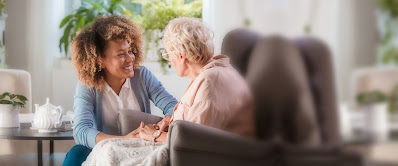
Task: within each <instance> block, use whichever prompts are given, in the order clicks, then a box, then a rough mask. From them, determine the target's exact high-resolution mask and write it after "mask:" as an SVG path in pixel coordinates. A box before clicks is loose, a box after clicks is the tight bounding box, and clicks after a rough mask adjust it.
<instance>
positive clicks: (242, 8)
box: [0, 0, 398, 164]
mask: <svg viewBox="0 0 398 166" xmlns="http://www.w3.org/2000/svg"><path fill="white" fill-rule="evenodd" d="M0 13H1V15H0V40H1V42H0V68H8V69H22V70H26V71H28V72H29V73H30V74H31V78H32V79H31V80H32V99H30V100H31V101H32V104H40V105H41V104H44V103H45V98H46V97H49V98H50V99H51V102H52V103H53V104H54V105H57V106H58V105H61V106H62V107H63V108H64V109H65V110H72V106H73V95H74V91H75V86H76V82H77V75H76V72H75V69H74V68H73V66H72V64H71V60H70V59H71V53H70V49H69V43H70V41H71V39H72V38H73V36H74V34H75V32H76V31H78V30H79V29H80V28H82V27H85V26H87V25H90V23H92V21H93V19H94V18H95V16H97V15H100V14H107V15H111V14H125V15H128V16H129V17H130V18H131V19H132V20H133V21H135V22H136V23H137V24H139V25H140V26H141V27H142V28H143V30H144V35H145V47H144V49H145V52H146V59H145V62H144V64H143V65H144V66H146V67H148V68H149V69H150V70H151V71H152V73H153V74H154V75H155V76H156V77H157V78H158V79H159V80H160V81H161V82H162V84H164V86H165V87H166V89H167V90H168V91H169V92H170V93H171V94H172V95H174V96H175V97H176V98H177V99H179V98H181V96H182V94H183V92H184V90H185V88H186V87H187V85H188V84H189V80H188V79H186V78H180V77H178V76H177V75H176V73H175V71H174V70H173V69H172V68H170V66H169V64H168V63H167V61H165V60H164V59H161V56H159V51H158V49H159V48H161V47H162V44H161V36H162V30H163V28H164V27H165V25H167V22H168V21H169V20H171V19H172V18H175V17H178V16H188V17H197V18H202V19H203V21H204V22H205V23H206V24H207V25H208V26H209V27H210V29H212V30H213V31H214V43H215V53H216V54H220V53H221V44H222V41H223V38H224V36H225V34H226V33H227V32H229V31H231V30H232V29H235V28H238V27H246V28H249V29H252V30H254V31H256V32H259V33H261V34H263V35H271V34H280V35H283V36H286V37H288V38H297V37H300V36H314V37H317V38H319V39H321V40H322V41H324V42H325V43H326V45H327V46H328V47H329V49H330V51H331V53H332V57H333V67H334V77H335V81H336V82H335V85H336V92H337V101H338V103H337V104H338V110H337V111H338V112H339V119H340V120H339V125H340V132H341V135H342V137H343V140H344V141H345V142H346V143H347V145H349V146H352V147H353V148H354V149H355V150H357V151H359V152H360V153H361V154H363V155H364V156H365V157H366V158H371V159H375V160H381V161H387V162H390V163H397V164H398V158H397V157H396V154H398V137H397V134H395V133H397V131H398V110H397V109H398V86H397V85H398V68H397V64H398V33H397V32H398V28H397V27H398V1H396V0H185V1H184V0H148V1H145V0H142V1H139V0H137V1H134V0H133V1H132V0H120V1H117V0H34V1H31V0H0ZM0 81H6V80H0ZM153 110H154V114H157V115H161V112H160V111H159V110H158V109H157V108H155V107H153ZM32 112H34V111H33V109H32V108H31V106H30V107H28V108H27V110H26V113H32ZM368 140H371V141H368ZM0 142H1V144H2V145H3V146H4V145H5V146H4V147H6V148H1V149H0V155H1V154H11V153H25V152H35V151H36V149H35V148H36V147H35V146H36V145H35V142H34V141H31V142H30V141H24V144H21V142H22V141H19V140H18V141H12V140H0ZM56 144H58V145H56V146H55V147H56V149H55V151H56V152H67V151H68V150H69V149H70V148H71V147H72V146H73V145H74V141H58V142H56ZM45 146H47V145H46V144H45ZM44 149H48V148H45V147H44Z"/></svg>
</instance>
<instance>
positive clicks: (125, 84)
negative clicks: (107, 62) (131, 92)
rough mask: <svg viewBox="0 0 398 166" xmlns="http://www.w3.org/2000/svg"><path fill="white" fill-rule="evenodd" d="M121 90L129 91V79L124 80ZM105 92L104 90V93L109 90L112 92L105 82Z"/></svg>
mask: <svg viewBox="0 0 398 166" xmlns="http://www.w3.org/2000/svg"><path fill="white" fill-rule="evenodd" d="M123 88H128V89H130V78H126V81H124V83H123V85H122V89H123ZM105 90H106V92H109V91H110V90H112V88H111V86H109V84H108V83H107V82H106V81H105Z"/></svg>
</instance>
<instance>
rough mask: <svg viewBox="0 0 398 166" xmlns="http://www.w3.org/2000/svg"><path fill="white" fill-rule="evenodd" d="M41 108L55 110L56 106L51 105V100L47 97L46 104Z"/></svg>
mask: <svg viewBox="0 0 398 166" xmlns="http://www.w3.org/2000/svg"><path fill="white" fill-rule="evenodd" d="M39 108H44V109H53V108H55V106H54V105H52V104H51V103H50V98H48V97H47V98H46V103H45V104H44V105H42V106H40V107H39Z"/></svg>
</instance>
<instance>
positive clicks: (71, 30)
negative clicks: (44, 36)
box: [59, 0, 132, 58]
mask: <svg viewBox="0 0 398 166" xmlns="http://www.w3.org/2000/svg"><path fill="white" fill-rule="evenodd" d="M121 2H122V0H103V1H101V2H98V1H94V0H82V6H81V7H80V8H79V9H77V10H76V11H75V12H74V13H72V14H69V15H67V16H65V17H64V18H63V19H62V21H61V23H60V25H59V28H60V29H62V28H64V29H63V30H64V34H63V35H62V37H61V39H60V40H59V50H60V51H61V52H64V54H65V57H67V58H70V55H69V54H68V52H69V51H68V50H69V44H70V42H71V40H72V39H73V37H74V36H75V35H76V32H77V31H79V30H80V29H81V28H84V27H86V26H89V25H91V24H92V23H93V22H94V21H95V18H96V17H97V16H99V15H113V14H126V15H131V14H132V12H131V11H130V10H128V9H126V7H125V6H124V5H123V4H122V3H121Z"/></svg>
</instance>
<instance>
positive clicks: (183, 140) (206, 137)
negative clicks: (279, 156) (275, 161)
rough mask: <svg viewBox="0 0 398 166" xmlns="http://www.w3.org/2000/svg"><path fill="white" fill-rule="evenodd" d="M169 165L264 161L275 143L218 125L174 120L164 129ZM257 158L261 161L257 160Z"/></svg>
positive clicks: (232, 164) (255, 162)
mask: <svg viewBox="0 0 398 166" xmlns="http://www.w3.org/2000/svg"><path fill="white" fill-rule="evenodd" d="M168 146H169V149H170V165H173V166H174V165H177V166H178V165H193V166H195V165H229V166H235V165H236V166H238V165H264V164H265V163H272V161H271V160H272V157H267V156H270V155H272V151H273V149H274V148H275V147H276V146H277V145H275V144H270V143H266V142H258V141H255V140H251V139H247V138H245V137H241V136H239V135H236V134H233V133H229V132H226V131H223V130H220V129H216V128H212V127H208V126H204V125H200V124H196V123H192V122H188V121H181V120H179V121H175V122H173V123H172V124H171V125H170V128H169V133H168ZM258 161H261V162H258Z"/></svg>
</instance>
